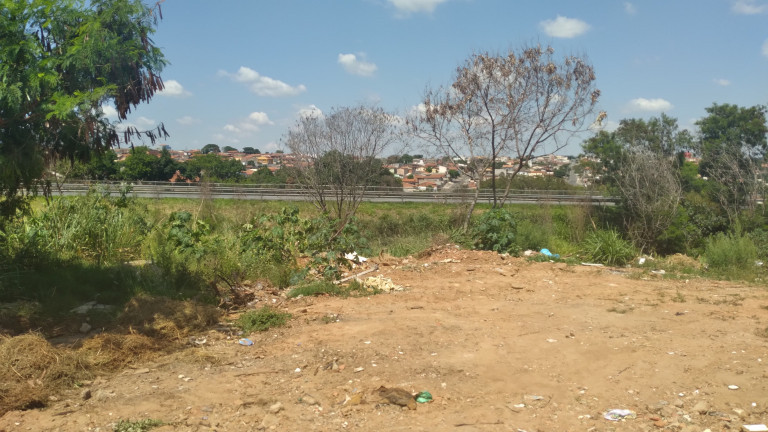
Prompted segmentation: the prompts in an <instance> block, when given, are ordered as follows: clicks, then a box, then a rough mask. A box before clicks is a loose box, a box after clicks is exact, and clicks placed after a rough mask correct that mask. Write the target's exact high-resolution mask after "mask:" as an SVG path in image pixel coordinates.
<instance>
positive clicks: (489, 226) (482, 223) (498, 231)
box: [471, 208, 520, 254]
mask: <svg viewBox="0 0 768 432" xmlns="http://www.w3.org/2000/svg"><path fill="white" fill-rule="evenodd" d="M516 226H517V221H516V220H515V216H514V215H513V214H512V213H511V212H509V211H508V210H506V209H503V208H496V209H491V210H488V211H487V212H485V213H483V214H482V215H480V217H478V218H477V221H476V222H475V224H474V227H473V228H472V232H471V236H472V239H473V242H474V247H475V249H480V250H492V251H496V252H499V253H504V252H506V253H511V254H517V253H518V252H520V247H519V246H518V245H517V243H516V242H515V234H516Z"/></svg>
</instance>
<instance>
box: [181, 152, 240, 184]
mask: <svg viewBox="0 0 768 432" xmlns="http://www.w3.org/2000/svg"><path fill="white" fill-rule="evenodd" d="M184 169H185V173H184V175H185V176H186V177H187V178H195V177H199V178H206V179H210V180H225V181H226V180H234V179H239V178H240V177H241V176H242V174H241V171H243V164H242V163H240V162H238V161H236V160H234V159H222V158H221V157H220V156H219V155H218V154H216V153H208V154H201V155H196V156H194V157H193V158H191V159H190V160H188V161H187V162H186V163H185V164H184Z"/></svg>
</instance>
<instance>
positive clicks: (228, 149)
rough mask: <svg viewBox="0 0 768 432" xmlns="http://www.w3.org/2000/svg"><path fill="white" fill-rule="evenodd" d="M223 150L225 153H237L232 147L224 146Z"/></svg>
mask: <svg viewBox="0 0 768 432" xmlns="http://www.w3.org/2000/svg"><path fill="white" fill-rule="evenodd" d="M222 150H224V152H231V151H237V149H236V148H234V147H232V146H224V148H222Z"/></svg>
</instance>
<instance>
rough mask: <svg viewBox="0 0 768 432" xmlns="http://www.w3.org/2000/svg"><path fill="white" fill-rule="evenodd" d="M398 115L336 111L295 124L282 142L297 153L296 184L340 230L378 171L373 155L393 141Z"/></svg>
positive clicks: (356, 108)
mask: <svg viewBox="0 0 768 432" xmlns="http://www.w3.org/2000/svg"><path fill="white" fill-rule="evenodd" d="M398 124H399V122H398V121H397V117H395V116H394V115H391V114H389V113H387V112H385V111H384V110H383V109H381V108H377V107H369V106H362V105H361V106H354V107H341V108H334V109H332V110H331V112H330V113H329V114H328V115H322V114H315V115H310V116H303V117H301V118H300V119H299V120H297V122H296V124H295V125H294V127H293V128H292V129H291V130H290V131H289V132H288V134H287V136H286V138H285V141H286V144H287V146H288V148H289V149H290V150H291V151H292V152H293V153H294V154H297V155H299V160H300V162H299V163H298V166H297V167H296V171H297V181H298V183H299V184H300V185H301V186H302V187H304V188H306V189H307V190H308V191H309V192H310V194H311V195H312V198H313V201H314V203H315V205H316V206H317V207H318V208H319V209H320V210H322V211H323V212H326V213H330V214H332V215H333V216H334V217H336V218H337V219H338V220H339V227H340V228H341V227H343V226H344V225H345V224H346V223H347V222H348V221H349V219H350V218H351V217H352V216H353V215H354V213H355V211H356V210H357V207H358V206H359V205H360V202H361V201H362V198H363V194H364V193H365V191H366V190H367V189H368V187H369V186H370V185H372V184H373V183H375V181H376V180H377V179H378V177H379V174H380V173H381V169H382V164H381V160H380V159H378V158H377V157H378V156H379V155H381V154H382V153H383V152H384V151H386V150H387V148H389V147H390V146H391V145H392V144H393V143H394V142H395V141H396V140H397V139H398V134H397V129H398Z"/></svg>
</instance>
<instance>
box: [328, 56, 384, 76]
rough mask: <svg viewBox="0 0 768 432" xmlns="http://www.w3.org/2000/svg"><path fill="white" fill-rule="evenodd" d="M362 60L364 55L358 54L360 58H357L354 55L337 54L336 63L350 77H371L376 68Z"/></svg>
mask: <svg viewBox="0 0 768 432" xmlns="http://www.w3.org/2000/svg"><path fill="white" fill-rule="evenodd" d="M364 59H365V54H360V58H357V56H356V55H354V54H339V60H338V61H339V64H340V65H342V66H343V67H344V70H346V71H347V72H349V73H351V74H352V75H360V76H371V75H373V74H374V72H376V69H378V66H376V65H375V64H374V63H370V62H367V61H365V60H364Z"/></svg>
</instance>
